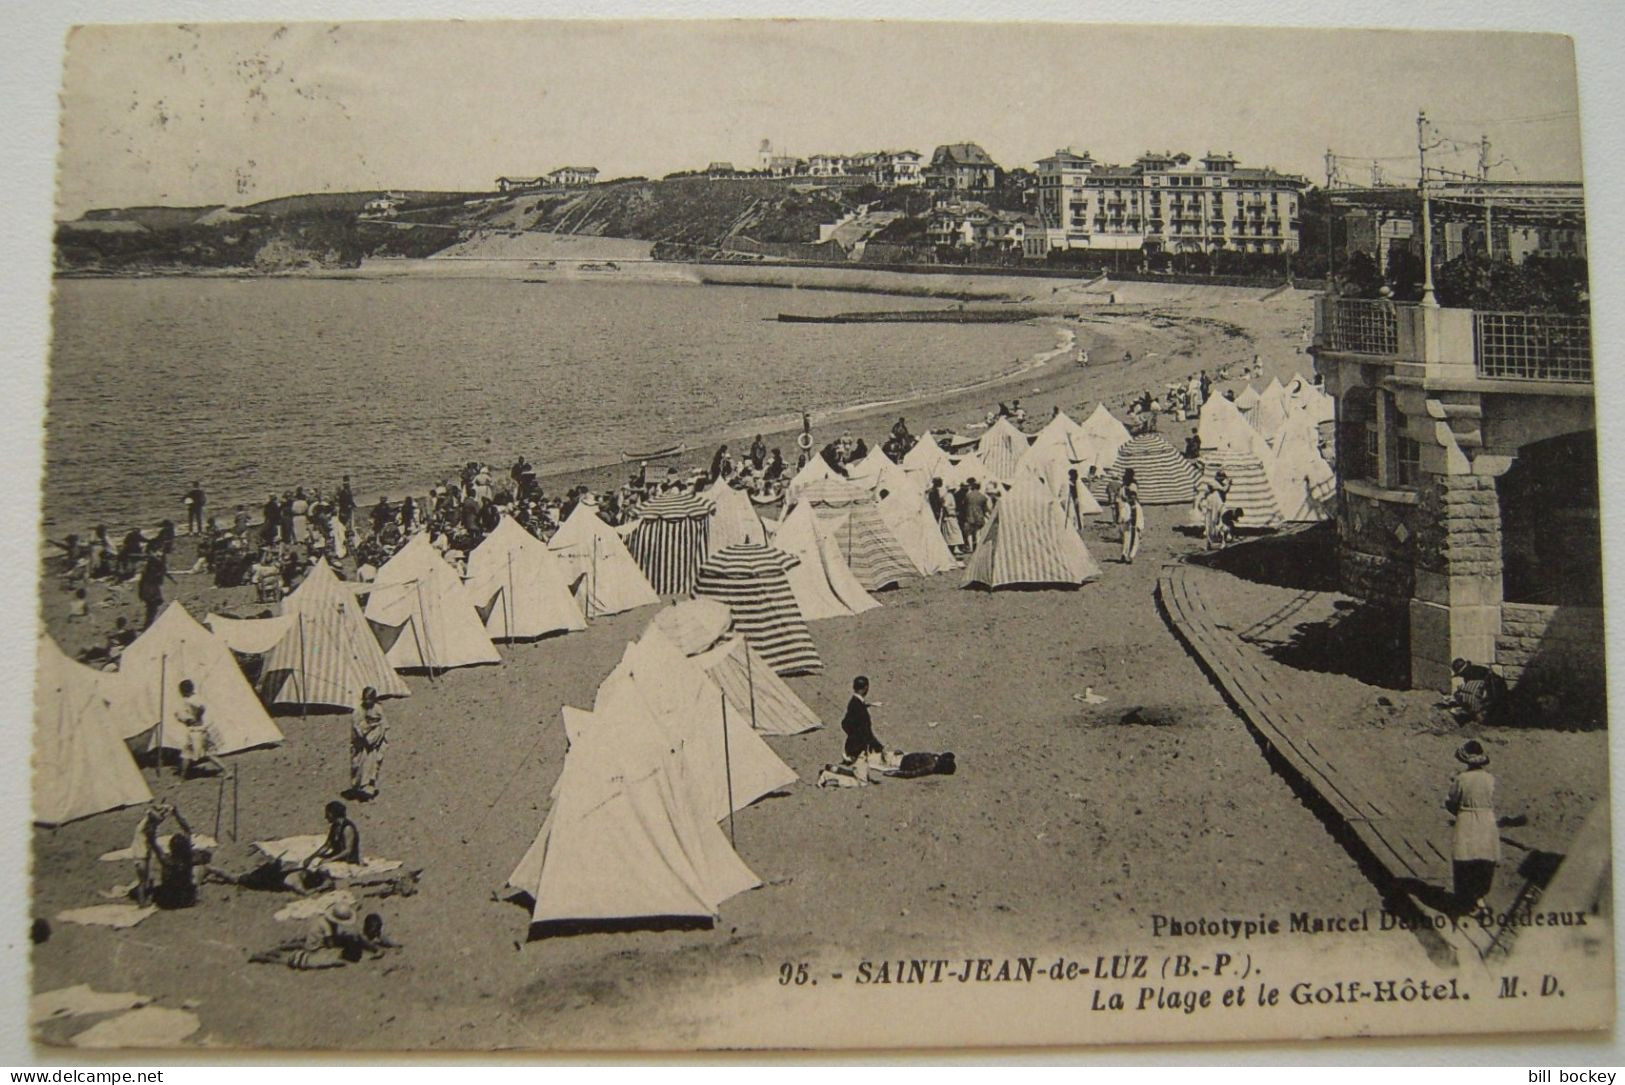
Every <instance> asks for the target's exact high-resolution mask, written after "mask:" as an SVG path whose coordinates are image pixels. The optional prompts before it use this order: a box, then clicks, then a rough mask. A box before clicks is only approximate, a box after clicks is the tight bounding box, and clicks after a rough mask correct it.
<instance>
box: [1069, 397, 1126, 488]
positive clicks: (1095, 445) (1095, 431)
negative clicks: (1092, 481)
mask: <svg viewBox="0 0 1625 1085" xmlns="http://www.w3.org/2000/svg"><path fill="white" fill-rule="evenodd" d="M1078 428H1079V429H1080V430H1082V431H1083V442H1084V443H1083V444H1081V445H1079V446H1078V451H1079V452H1082V453H1083V456H1082V458H1080V459H1079V460H1078V461H1077V465H1076V466H1077V468H1078V474H1079V475H1080V476H1087V475H1088V474H1089V468H1091V467H1093V468H1095V469H1096V470H1097V471H1105V470H1106V469H1107V468H1108V467H1110V466H1111V465H1112V464H1114V463H1116V462H1117V453H1118V450H1119V449H1121V448H1122V447H1123V446H1124V445H1126V444H1128V442H1129V432H1128V428H1127V427H1126V426H1124V425H1123V423H1121V422H1119V421H1118V420H1117V418H1116V416H1115V415H1113V414H1112V412H1110V411H1108V410H1107V409H1106V405H1105V404H1104V403H1097V404H1095V409H1094V413H1092V414H1091V415H1090V416H1089V417H1088V418H1085V419H1084V420H1083V421H1082V422H1081V423H1079V425H1078Z"/></svg>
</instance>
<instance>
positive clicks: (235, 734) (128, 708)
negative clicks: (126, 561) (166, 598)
mask: <svg viewBox="0 0 1625 1085" xmlns="http://www.w3.org/2000/svg"><path fill="white" fill-rule="evenodd" d="M119 674H121V675H123V676H124V677H125V679H126V681H125V682H123V683H122V689H121V690H120V692H119V694H118V697H117V700H116V702H115V704H114V710H115V712H116V714H117V717H118V719H119V721H120V731H121V732H122V734H123V737H125V738H134V737H135V736H137V735H141V734H143V733H144V732H148V731H151V732H153V740H152V743H151V744H148V745H146V746H144V747H143V748H144V749H157V748H158V747H157V744H158V743H159V742H160V741H161V742H162V745H163V748H164V749H166V750H178V749H180V748H181V746H182V744H183V742H184V736H183V735H182V734H181V728H180V725H179V724H178V723H177V722H176V720H175V711H176V709H177V708H178V707H179V697H180V694H179V691H178V687H179V686H180V684H181V682H183V681H190V682H191V683H192V685H193V687H194V688H195V690H196V696H197V698H198V700H200V701H202V702H203V705H204V719H205V722H206V723H207V724H208V725H209V727H210V729H211V730H213V731H214V733H215V737H216V739H217V741H218V747H217V750H218V752H219V753H235V752H237V751H238V750H247V749H251V748H253V747H255V746H270V745H274V744H275V743H278V742H281V741H282V732H281V730H279V729H278V728H277V725H276V724H275V723H273V722H272V721H271V717H270V715H269V714H268V713H267V712H266V711H265V706H264V705H263V704H261V703H260V699H259V698H258V697H256V696H254V688H253V687H252V686H250V685H249V684H248V679H247V678H246V677H244V675H243V669H242V667H241V666H239V665H238V663H237V659H236V657H234V656H233V655H232V654H231V649H230V648H229V647H228V646H227V644H226V642H225V641H223V640H221V639H220V638H219V637H217V636H215V635H214V634H213V633H211V632H209V631H208V630H207V629H205V628H204V627H203V626H201V625H199V624H198V622H197V619H195V618H193V617H192V615H191V614H189V613H187V610H186V608H185V607H184V606H182V605H181V604H180V603H178V602H175V603H170V604H169V605H168V606H166V607H165V608H164V609H163V611H162V613H160V614H159V615H158V617H157V618H155V619H154V620H153V623H152V624H151V625H149V626H148V627H147V629H146V632H144V633H142V634H141V635H140V636H139V637H137V638H136V639H135V641H134V643H132V644H131V645H130V646H129V647H128V648H126V649H125V650H124V654H123V655H122V656H120V657H119ZM160 736H161V739H160Z"/></svg>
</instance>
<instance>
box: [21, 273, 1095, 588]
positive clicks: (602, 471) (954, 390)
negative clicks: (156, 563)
mask: <svg viewBox="0 0 1625 1085" xmlns="http://www.w3.org/2000/svg"><path fill="white" fill-rule="evenodd" d="M699 285H703V284H699ZM776 289H790V288H788V287H779V288H776ZM1036 323H1039V324H1042V325H1046V326H1050V327H1053V328H1054V329H1055V331H1056V332H1057V342H1056V344H1055V345H1054V346H1052V347H1050V348H1049V349H1046V350H1041V351H1037V352H1035V353H1033V354H1032V355H1030V356H1029V357H1028V358H1027V359H1026V360H1025V361H1022V362H1021V363H1020V364H1018V365H1016V366H1014V367H1013V368H1007V369H1004V370H1002V371H1000V372H997V373H993V374H991V375H989V376H985V377H981V378H977V379H975V380H972V381H970V382H969V383H965V384H960V385H956V386H954V387H951V388H945V389H937V390H933V391H926V392H919V393H913V394H905V395H898V396H890V397H886V398H883V399H875V400H865V401H860V402H857V403H842V404H836V405H834V406H830V407H822V408H818V409H815V410H811V411H808V412H807V414H808V417H809V418H810V419H811V421H812V423H813V424H814V426H815V427H816V426H818V425H819V424H824V425H849V424H855V423H857V422H861V421H866V420H868V419H869V418H871V417H878V416H879V415H881V414H883V413H889V412H891V411H893V410H897V409H899V408H901V409H904V410H909V409H925V408H928V407H931V406H934V405H941V404H943V403H944V402H946V401H950V400H959V399H962V398H964V397H967V396H970V395H973V394H976V393H980V392H986V391H991V390H994V389H998V388H1003V387H1006V386H1008V385H1010V384H1012V383H1014V382H1017V381H1020V380H1021V379H1022V378H1024V377H1027V376H1031V375H1033V374H1035V373H1037V374H1039V375H1041V376H1045V377H1048V378H1050V379H1049V381H1048V382H1047V383H1050V384H1053V383H1054V381H1055V379H1056V378H1057V377H1059V376H1066V375H1068V374H1065V373H1064V372H1063V371H1062V370H1061V368H1060V367H1056V368H1053V369H1051V368H1048V367H1049V363H1050V362H1051V361H1053V360H1055V359H1056V358H1060V357H1063V356H1065V355H1067V354H1069V353H1070V352H1071V351H1072V350H1073V349H1074V348H1075V346H1076V345H1077V342H1078V332H1079V330H1081V324H1079V325H1076V326H1072V325H1071V324H1070V322H1068V323H1063V322H1062V320H1061V318H1059V317H1041V318H1038V319H1037V321H1036ZM1097 334H1098V333H1097ZM1080 372H1082V371H1081V370H1080ZM800 429H801V412H800V411H779V412H774V413H772V414H768V415H760V416H753V417H749V418H744V419H740V420H737V421H734V422H730V423H727V424H726V425H725V426H723V427H721V428H720V429H712V430H707V431H706V432H705V433H702V434H696V435H693V436H692V437H681V438H678V439H677V440H679V441H681V443H683V444H685V445H686V446H687V448H686V450H685V451H684V452H683V453H681V454H680V455H678V456H675V457H672V458H670V459H664V460H659V461H657V462H658V463H659V464H663V465H668V466H676V467H679V468H680V470H687V469H689V468H691V467H695V466H697V467H702V468H703V467H704V466H705V465H706V464H707V463H708V462H709V459H710V456H711V453H712V452H713V451H714V450H715V448H716V446H717V445H719V444H727V443H730V442H733V441H739V440H746V441H748V440H749V439H750V438H751V437H753V436H754V435H756V434H758V433H759V434H761V435H762V437H763V439H764V440H766V441H767V442H768V443H769V446H770V447H771V446H772V445H773V442H774V441H783V442H785V443H786V444H787V445H788V446H789V447H788V454H787V456H786V460H787V462H791V463H793V461H794V458H795V457H794V451H795V449H794V438H795V435H796V434H798V433H799V432H800ZM922 432H923V431H922ZM456 466H460V465H449V464H448V465H447V467H446V470H454V469H455V467H456ZM489 466H490V467H491V468H492V469H493V470H495V471H502V470H505V468H506V465H505V464H503V463H497V462H492V463H490V465H489ZM636 466H637V461H634V460H622V459H620V458H619V457H618V456H616V457H615V458H613V459H612V458H609V457H608V456H607V455H605V456H593V457H590V458H586V459H584V460H583V459H576V460H570V461H566V462H563V463H560V464H557V465H555V466H552V467H546V466H542V467H540V468H539V469H538V470H537V472H536V477H537V479H538V480H539V481H541V482H542V483H543V484H544V485H543V489H544V491H546V492H548V493H549V494H552V493H555V492H559V491H562V490H563V489H566V488H568V487H571V486H578V485H587V486H591V487H593V488H594V489H595V490H597V489H601V488H603V487H605V486H619V485H620V483H621V482H622V481H624V479H623V477H622V475H623V472H629V471H631V470H635V469H636ZM341 474H342V472H341ZM441 481H443V480H442V479H441V478H433V479H429V480H419V481H416V482H413V483H411V484H410V485H408V486H406V487H397V488H395V489H393V490H380V491H377V492H371V491H367V492H360V493H357V495H356V508H357V511H358V515H359V513H360V512H361V511H364V510H365V509H368V508H370V507H371V506H372V505H374V504H376V503H377V501H378V499H379V498H380V497H387V498H389V499H390V500H391V501H392V502H399V500H400V498H401V497H403V496H405V495H407V494H411V495H412V496H413V497H414V498H416V497H419V496H421V495H423V494H426V493H427V492H428V490H429V489H430V488H431V487H433V486H437V485H439V484H440V482H441ZM298 485H304V483H299V484H298ZM323 485H324V488H326V484H325V483H324V484H323ZM283 488H285V487H283V486H282V485H281V484H277V485H275V486H271V487H268V489H276V490H278V491H280V490H281V489H283ZM205 490H207V487H205ZM209 507H210V508H211V509H215V510H216V511H214V512H213V515H214V516H216V517H217V518H219V519H220V520H221V521H222V523H225V521H226V518H227V517H226V515H225V514H222V513H221V512H220V511H218V506H216V505H214V504H213V502H212V499H211V504H210V506H209ZM244 507H245V509H247V510H248V511H249V513H250V516H251V517H253V519H252V520H251V523H252V524H253V525H254V526H258V525H259V524H260V522H261V521H260V519H259V518H258V503H257V502H256V503H254V504H252V505H250V504H247V503H245V505H244ZM183 516H184V513H179V514H178V515H176V516H169V517H166V516H163V515H157V516H154V517H152V518H151V519H150V520H144V521H142V522H141V523H140V524H139V525H136V524H122V525H119V526H117V527H115V526H113V525H112V524H109V525H108V534H109V535H110V536H111V537H113V538H115V539H117V538H118V537H119V536H121V535H123V534H124V533H125V532H128V531H129V530H130V528H131V527H132V526H140V527H141V529H142V531H143V533H146V534H149V535H150V534H151V533H153V532H155V531H156V530H157V529H158V527H159V526H160V525H161V524H162V522H163V521H164V520H165V519H172V520H175V521H176V524H177V526H178V525H179V520H180V518H181V517H183ZM72 530H73V531H74V532H76V533H78V534H79V535H80V536H81V537H82V538H84V537H88V536H90V535H91V534H92V533H94V531H95V525H94V524H92V525H89V526H86V527H75V528H73V529H72ZM67 534H68V531H66V530H63V529H62V528H61V527H60V526H56V525H53V526H52V527H51V528H50V530H49V531H48V532H47V530H46V526H45V524H44V517H43V513H42V516H41V538H40V546H41V550H42V552H43V553H44V554H45V555H46V556H52V555H54V554H55V553H56V552H57V548H56V547H55V546H53V545H52V544H51V542H50V541H49V539H50V538H51V537H56V538H66V537H67ZM190 537H191V536H188V535H184V534H181V535H177V539H185V538H190Z"/></svg>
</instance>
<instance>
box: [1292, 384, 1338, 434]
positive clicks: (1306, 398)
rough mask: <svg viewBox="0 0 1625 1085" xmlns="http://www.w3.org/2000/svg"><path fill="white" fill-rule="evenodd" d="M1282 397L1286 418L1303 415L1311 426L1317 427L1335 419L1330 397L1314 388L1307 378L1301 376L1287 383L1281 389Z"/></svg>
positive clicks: (1334, 409)
mask: <svg viewBox="0 0 1625 1085" xmlns="http://www.w3.org/2000/svg"><path fill="white" fill-rule="evenodd" d="M1282 396H1283V398H1284V399H1285V401H1286V413H1287V417H1288V418H1293V417H1296V416H1297V415H1299V414H1305V415H1308V417H1309V421H1310V423H1311V424H1312V425H1317V426H1318V425H1320V424H1321V423H1322V422H1330V421H1332V420H1333V419H1334V418H1335V417H1336V408H1335V406H1334V405H1333V403H1332V397H1331V396H1329V395H1327V394H1326V393H1325V392H1322V391H1321V390H1320V389H1319V388H1316V387H1315V385H1314V383H1313V382H1312V381H1310V380H1309V378H1308V377H1305V376H1302V375H1301V374H1300V375H1295V376H1294V377H1293V378H1292V379H1291V380H1289V381H1287V383H1286V387H1285V388H1283V389H1282Z"/></svg>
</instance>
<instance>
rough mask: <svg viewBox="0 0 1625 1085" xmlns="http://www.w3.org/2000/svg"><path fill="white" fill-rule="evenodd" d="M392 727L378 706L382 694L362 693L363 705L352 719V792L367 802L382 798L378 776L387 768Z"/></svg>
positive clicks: (370, 688)
mask: <svg viewBox="0 0 1625 1085" xmlns="http://www.w3.org/2000/svg"><path fill="white" fill-rule="evenodd" d="M388 743H389V728H388V726H387V725H386V724H385V722H384V713H383V710H382V709H380V708H379V707H378V691H377V690H376V689H374V688H372V687H371V686H368V687H367V688H366V689H364V690H362V691H361V704H360V705H359V706H358V707H357V708H356V710H355V712H354V713H353V715H352V717H351V720H350V791H349V793H350V794H351V795H354V796H355V797H356V798H358V799H361V800H362V801H366V800H369V799H375V798H377V797H378V774H379V772H380V771H382V770H383V767H384V747H385V746H386V745H388Z"/></svg>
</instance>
